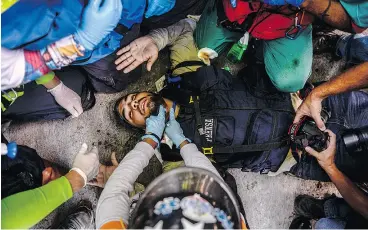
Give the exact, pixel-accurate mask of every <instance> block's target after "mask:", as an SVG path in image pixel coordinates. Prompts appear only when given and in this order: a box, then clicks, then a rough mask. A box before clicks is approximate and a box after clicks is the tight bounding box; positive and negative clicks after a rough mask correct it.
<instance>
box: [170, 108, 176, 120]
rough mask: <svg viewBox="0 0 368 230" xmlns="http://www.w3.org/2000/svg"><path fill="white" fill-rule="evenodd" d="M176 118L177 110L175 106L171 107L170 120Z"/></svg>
mask: <svg viewBox="0 0 368 230" xmlns="http://www.w3.org/2000/svg"><path fill="white" fill-rule="evenodd" d="M172 120H175V110H174V108H171V109H170V121H172Z"/></svg>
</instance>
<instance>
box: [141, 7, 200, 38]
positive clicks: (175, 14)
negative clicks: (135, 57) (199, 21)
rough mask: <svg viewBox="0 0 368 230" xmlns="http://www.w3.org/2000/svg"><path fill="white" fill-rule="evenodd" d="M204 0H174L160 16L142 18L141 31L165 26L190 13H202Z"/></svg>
mask: <svg viewBox="0 0 368 230" xmlns="http://www.w3.org/2000/svg"><path fill="white" fill-rule="evenodd" d="M206 3H207V1H206V0H176V1H175V6H174V7H173V8H172V9H171V10H170V11H169V12H167V13H165V14H163V15H160V16H153V17H150V18H144V19H143V22H142V24H141V26H142V32H143V33H144V34H147V33H148V32H149V31H150V30H152V29H157V28H165V27H168V26H171V25H172V24H174V23H176V22H178V21H180V20H181V19H184V18H186V17H187V15H188V14H190V15H200V14H202V12H203V10H204V7H205V5H206Z"/></svg>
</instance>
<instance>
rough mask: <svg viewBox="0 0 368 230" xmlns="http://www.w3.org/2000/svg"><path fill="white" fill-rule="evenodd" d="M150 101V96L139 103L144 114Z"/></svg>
mask: <svg viewBox="0 0 368 230" xmlns="http://www.w3.org/2000/svg"><path fill="white" fill-rule="evenodd" d="M147 103H148V97H145V98H142V100H141V102H140V103H139V111H140V112H141V114H142V115H144V114H146V113H145V112H146V108H147Z"/></svg>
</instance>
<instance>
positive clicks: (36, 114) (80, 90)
mask: <svg viewBox="0 0 368 230" xmlns="http://www.w3.org/2000/svg"><path fill="white" fill-rule="evenodd" d="M55 74H56V76H57V77H58V78H59V79H60V80H61V81H62V82H63V83H64V84H65V85H66V86H67V87H69V88H70V89H72V90H73V91H74V92H76V93H77V94H78V95H79V96H80V97H81V99H82V107H83V110H84V111H86V110H89V109H91V108H92V107H93V106H94V104H95V100H96V99H95V96H94V93H93V91H92V88H91V86H90V85H89V83H88V82H87V79H86V76H85V74H84V73H83V72H82V71H81V70H80V69H79V68H76V67H67V68H64V69H62V70H60V71H55ZM69 116H70V113H69V112H68V111H66V110H65V109H64V108H63V107H61V106H60V105H59V104H58V103H57V102H56V101H55V99H54V97H53V96H52V95H51V94H50V93H48V92H47V89H46V88H45V87H44V86H42V85H37V84H36V83H35V82H30V83H28V84H26V85H24V95H23V96H21V97H19V98H17V100H16V101H15V102H14V103H13V104H12V105H11V106H10V107H9V108H8V109H7V110H6V111H5V112H3V113H2V114H1V117H2V119H8V120H13V121H36V120H53V119H64V118H66V117H69Z"/></svg>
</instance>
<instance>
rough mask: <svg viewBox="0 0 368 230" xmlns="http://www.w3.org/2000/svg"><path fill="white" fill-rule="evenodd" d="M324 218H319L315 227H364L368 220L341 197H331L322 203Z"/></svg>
mask: <svg viewBox="0 0 368 230" xmlns="http://www.w3.org/2000/svg"><path fill="white" fill-rule="evenodd" d="M323 208H324V212H325V216H326V217H325V218H322V219H319V220H318V221H317V223H316V225H315V226H314V227H315V229H344V228H354V229H361V228H363V229H366V228H367V227H368V220H367V219H365V218H364V217H363V216H361V215H359V214H358V213H357V212H355V211H354V210H353V209H352V208H351V207H350V206H349V205H348V204H347V203H346V202H345V200H344V199H342V198H332V199H329V200H327V201H326V202H325V203H324V204H323Z"/></svg>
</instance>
